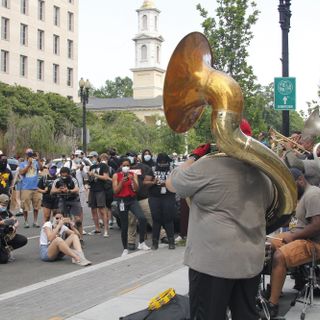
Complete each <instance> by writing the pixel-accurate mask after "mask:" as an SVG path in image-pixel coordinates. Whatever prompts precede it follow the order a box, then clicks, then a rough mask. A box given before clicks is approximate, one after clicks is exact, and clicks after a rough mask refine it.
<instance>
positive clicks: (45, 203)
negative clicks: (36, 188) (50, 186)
mask: <svg viewBox="0 0 320 320" xmlns="http://www.w3.org/2000/svg"><path fill="white" fill-rule="evenodd" d="M41 206H42V207H43V208H47V209H51V210H54V209H58V207H59V203H58V199H56V198H55V199H51V200H49V199H46V200H42V203H41Z"/></svg>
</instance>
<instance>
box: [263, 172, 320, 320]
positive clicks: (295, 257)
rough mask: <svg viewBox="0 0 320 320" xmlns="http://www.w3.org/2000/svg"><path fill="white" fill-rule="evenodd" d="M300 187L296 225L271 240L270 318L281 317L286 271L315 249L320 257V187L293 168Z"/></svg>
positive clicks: (303, 262) (300, 262) (302, 260)
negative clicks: (280, 308) (279, 314)
mask: <svg viewBox="0 0 320 320" xmlns="http://www.w3.org/2000/svg"><path fill="white" fill-rule="evenodd" d="M290 171H291V173H292V175H293V177H294V179H295V181H296V185H297V190H298V200H299V201H298V205H297V208H296V214H295V218H296V219H297V221H296V223H294V224H293V223H290V231H288V232H284V233H279V234H277V238H278V239H279V240H277V239H271V244H272V248H273V250H274V254H273V260H272V271H271V295H270V298H269V302H268V309H269V312H270V316H271V319H273V318H275V317H276V316H277V315H278V310H279V298H280V295H281V291H282V287H283V284H284V282H285V278H286V274H287V269H288V268H292V267H297V266H300V265H302V264H305V263H308V262H310V261H312V250H313V249H315V252H316V253H317V257H316V259H319V257H320V188H319V187H316V186H312V185H310V184H309V183H308V181H307V180H306V178H305V177H304V175H303V173H302V171H300V170H299V169H297V168H291V169H290Z"/></svg>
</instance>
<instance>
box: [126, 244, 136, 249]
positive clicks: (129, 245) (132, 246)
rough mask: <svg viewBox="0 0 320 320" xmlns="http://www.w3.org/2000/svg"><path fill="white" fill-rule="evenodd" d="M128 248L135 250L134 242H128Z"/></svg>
mask: <svg viewBox="0 0 320 320" xmlns="http://www.w3.org/2000/svg"><path fill="white" fill-rule="evenodd" d="M128 250H130V251H134V250H136V244H135V243H128Z"/></svg>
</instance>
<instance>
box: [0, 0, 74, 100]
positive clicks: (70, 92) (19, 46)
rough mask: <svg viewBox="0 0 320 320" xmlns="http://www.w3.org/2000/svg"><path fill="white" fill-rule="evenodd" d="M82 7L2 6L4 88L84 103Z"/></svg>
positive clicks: (21, 0) (11, 2)
mask: <svg viewBox="0 0 320 320" xmlns="http://www.w3.org/2000/svg"><path fill="white" fill-rule="evenodd" d="M78 1H79V0H51V1H45V0H1V2H0V18H1V25H0V27H1V30H0V31H1V35H0V39H1V41H0V52H1V61H0V81H1V82H5V83H7V84H11V85H14V84H18V85H21V86H24V87H28V88H30V89H31V90H33V91H35V92H55V93H58V94H60V95H62V96H65V97H68V98H70V99H75V100H77V99H78V98H77V96H78V94H77V91H78V84H77V83H78V9H79V8H78V7H79V4H78Z"/></svg>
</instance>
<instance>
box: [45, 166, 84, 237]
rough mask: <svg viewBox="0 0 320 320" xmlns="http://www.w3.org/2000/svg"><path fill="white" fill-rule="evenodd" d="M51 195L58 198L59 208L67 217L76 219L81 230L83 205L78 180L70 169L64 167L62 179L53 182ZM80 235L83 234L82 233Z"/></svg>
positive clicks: (76, 223)
mask: <svg viewBox="0 0 320 320" xmlns="http://www.w3.org/2000/svg"><path fill="white" fill-rule="evenodd" d="M51 195H56V196H57V197H58V208H59V212H61V213H62V214H63V215H64V216H65V217H69V218H72V219H74V221H75V225H76V227H77V229H78V230H79V228H80V229H81V227H82V222H81V212H82V208H81V204H80V198H79V186H78V181H77V179H75V178H73V177H72V176H71V174H70V169H69V168H67V167H62V168H61V170H60V177H59V178H58V179H56V180H55V181H54V182H53V185H52V189H51ZM80 234H82V233H81V232H80Z"/></svg>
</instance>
